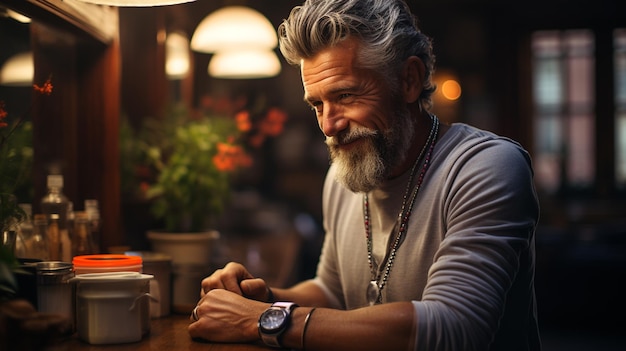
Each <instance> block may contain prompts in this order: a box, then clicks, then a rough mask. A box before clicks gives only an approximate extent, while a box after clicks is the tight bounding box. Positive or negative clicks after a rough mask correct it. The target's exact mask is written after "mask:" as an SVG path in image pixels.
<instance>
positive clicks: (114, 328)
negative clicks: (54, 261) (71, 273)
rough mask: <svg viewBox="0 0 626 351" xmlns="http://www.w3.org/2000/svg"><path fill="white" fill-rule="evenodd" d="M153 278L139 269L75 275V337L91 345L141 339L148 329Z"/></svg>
mask: <svg viewBox="0 0 626 351" xmlns="http://www.w3.org/2000/svg"><path fill="white" fill-rule="evenodd" d="M152 278H153V276H152V275H149V274H141V273H138V272H118V273H86V274H81V275H77V276H76V277H74V278H73V279H72V280H73V281H75V282H76V329H77V331H78V337H79V338H80V339H82V340H83V341H86V342H88V343H90V344H94V345H99V344H121V343H130V342H137V341H140V340H141V339H142V338H143V336H144V335H145V334H147V333H148V332H149V331H150V305H149V303H150V301H149V300H150V297H151V296H150V294H149V291H150V280H151V279H152Z"/></svg>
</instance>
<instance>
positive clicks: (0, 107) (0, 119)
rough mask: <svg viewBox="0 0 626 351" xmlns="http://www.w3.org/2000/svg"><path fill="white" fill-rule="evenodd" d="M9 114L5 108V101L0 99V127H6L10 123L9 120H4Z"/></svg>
mask: <svg viewBox="0 0 626 351" xmlns="http://www.w3.org/2000/svg"><path fill="white" fill-rule="evenodd" d="M7 115H8V113H7V111H6V110H5V109H4V101H0V128H4V127H6V126H8V125H9V124H8V123H7V122H5V121H4V119H5V118H6V117H7Z"/></svg>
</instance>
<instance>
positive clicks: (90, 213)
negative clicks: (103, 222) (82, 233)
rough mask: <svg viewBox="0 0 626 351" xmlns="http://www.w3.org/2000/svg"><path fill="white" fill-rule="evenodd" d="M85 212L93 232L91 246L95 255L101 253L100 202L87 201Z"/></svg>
mask: <svg viewBox="0 0 626 351" xmlns="http://www.w3.org/2000/svg"><path fill="white" fill-rule="evenodd" d="M85 212H87V218H88V219H89V227H90V230H91V241H92V243H91V246H92V248H93V251H94V253H99V252H100V210H99V208H98V200H94V199H87V200H85Z"/></svg>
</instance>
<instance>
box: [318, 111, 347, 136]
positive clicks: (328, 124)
mask: <svg viewBox="0 0 626 351" xmlns="http://www.w3.org/2000/svg"><path fill="white" fill-rule="evenodd" d="M319 126H320V129H321V130H322V132H323V133H324V135H326V136H335V135H337V134H338V133H339V132H341V131H342V130H344V129H346V128H348V119H347V118H345V117H344V116H343V114H342V113H338V112H337V111H333V109H331V108H327V109H326V110H325V111H324V113H323V115H322V118H320V119H319Z"/></svg>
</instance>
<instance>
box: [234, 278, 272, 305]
mask: <svg viewBox="0 0 626 351" xmlns="http://www.w3.org/2000/svg"><path fill="white" fill-rule="evenodd" d="M240 286H241V290H242V292H243V294H244V296H246V297H249V298H252V299H255V300H258V301H265V300H267V284H266V283H265V281H264V280H263V279H260V278H255V279H246V280H244V281H242V282H241V284H240Z"/></svg>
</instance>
